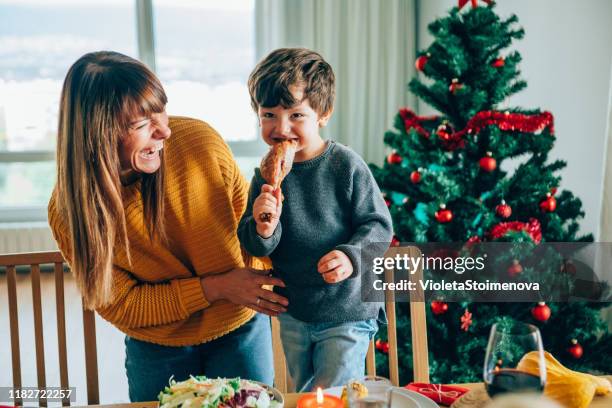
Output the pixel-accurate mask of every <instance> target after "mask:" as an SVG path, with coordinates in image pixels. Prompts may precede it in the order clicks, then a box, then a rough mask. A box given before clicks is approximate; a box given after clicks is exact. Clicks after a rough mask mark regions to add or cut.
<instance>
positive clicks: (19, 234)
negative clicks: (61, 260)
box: [0, 222, 57, 254]
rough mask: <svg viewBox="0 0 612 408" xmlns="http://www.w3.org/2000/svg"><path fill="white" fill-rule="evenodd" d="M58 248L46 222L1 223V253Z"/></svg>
mask: <svg viewBox="0 0 612 408" xmlns="http://www.w3.org/2000/svg"><path fill="white" fill-rule="evenodd" d="M56 250H57V245H56V243H55V240H54V239H53V235H52V234H51V229H49V225H48V224H47V223H46V222H19V223H0V254H12V253H19V252H37V251H56Z"/></svg>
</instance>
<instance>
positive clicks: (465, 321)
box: [461, 309, 472, 331]
mask: <svg viewBox="0 0 612 408" xmlns="http://www.w3.org/2000/svg"><path fill="white" fill-rule="evenodd" d="M471 325H472V314H471V313H470V312H468V310H467V309H465V313H463V316H461V330H463V331H468V330H469V328H470V326H471Z"/></svg>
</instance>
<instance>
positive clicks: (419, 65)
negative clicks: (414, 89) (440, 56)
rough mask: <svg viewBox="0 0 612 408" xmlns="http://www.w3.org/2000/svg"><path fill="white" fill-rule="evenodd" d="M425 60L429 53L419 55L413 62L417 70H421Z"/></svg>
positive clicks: (427, 59) (425, 63)
mask: <svg viewBox="0 0 612 408" xmlns="http://www.w3.org/2000/svg"><path fill="white" fill-rule="evenodd" d="M427 61H429V54H427V55H421V56H420V57H419V58H417V59H416V61H415V62H414V66H415V67H416V69H417V71H419V72H423V70H424V69H425V65H427Z"/></svg>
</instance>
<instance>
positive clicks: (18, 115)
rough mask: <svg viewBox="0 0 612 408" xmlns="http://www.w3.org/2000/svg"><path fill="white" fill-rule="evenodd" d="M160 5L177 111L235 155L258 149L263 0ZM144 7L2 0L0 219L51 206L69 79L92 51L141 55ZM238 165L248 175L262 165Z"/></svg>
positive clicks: (163, 50)
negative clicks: (257, 63) (252, 92)
mask: <svg viewBox="0 0 612 408" xmlns="http://www.w3.org/2000/svg"><path fill="white" fill-rule="evenodd" d="M152 4H153V21H150V22H148V23H149V24H150V25H152V26H153V27H154V30H153V32H154V43H155V60H156V61H155V65H156V72H157V74H158V76H159V77H160V79H161V81H162V83H163V85H164V87H165V89H166V92H167V94H168V98H169V103H168V106H167V110H168V113H170V114H176V115H182V116H191V117H195V118H198V119H202V120H205V121H206V122H208V123H209V124H211V125H212V126H213V127H214V128H215V129H217V131H218V132H219V133H220V134H221V135H222V136H223V137H224V138H225V140H226V141H228V143H229V144H230V146H231V147H232V148H233V145H236V144H240V145H241V146H242V149H239V150H241V151H242V152H243V153H244V152H245V151H247V152H248V151H250V150H251V147H252V146H251V144H253V146H255V145H254V143H256V127H255V123H256V122H255V116H254V114H253V112H252V110H251V108H250V105H249V97H248V92H247V89H246V80H247V76H248V73H249V71H250V69H251V68H252V67H253V64H254V54H255V52H254V38H253V37H254V27H253V25H254V0H232V1H216V0H181V1H171V0H154V1H153V2H152ZM136 7H137V6H136V1H135V0H87V1H80V0H0V222H2V221H3V216H2V212H3V211H5V210H12V211H13V212H14V211H15V210H19V209H21V208H23V209H25V208H30V209H31V208H40V209H41V211H43V210H44V209H45V207H46V204H47V202H48V199H49V195H50V193H51V190H52V188H53V185H54V184H55V179H56V175H55V162H54V161H53V160H54V150H55V144H56V133H57V117H58V110H59V98H60V92H61V86H62V83H63V80H64V77H65V75H66V72H67V71H68V68H69V67H70V65H71V64H72V63H73V62H74V61H75V60H76V59H77V58H79V57H80V56H81V55H83V54H85V53H86V52H90V51H96V50H114V51H118V52H121V53H124V54H127V55H129V56H132V57H134V58H138V56H139V50H138V38H137V33H138V30H137V20H136V19H137V9H136ZM245 147H246V148H245ZM238 162H239V164H240V165H241V167H242V168H243V169H244V170H245V171H246V172H248V171H249V169H252V167H253V166H254V165H255V163H256V161H254V160H253V159H249V158H248V157H242V158H239V159H238ZM24 221H27V220H24Z"/></svg>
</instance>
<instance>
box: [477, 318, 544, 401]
mask: <svg viewBox="0 0 612 408" xmlns="http://www.w3.org/2000/svg"><path fill="white" fill-rule="evenodd" d="M526 354H530V355H533V356H534V357H536V358H535V360H536V361H537V365H538V374H534V373H528V372H525V371H521V370H518V369H517V368H516V367H517V365H518V363H519V361H520V360H521V359H522V358H523V357H524V356H525V355H526ZM483 377H484V383H485V388H486V390H487V393H488V394H489V396H490V397H494V396H495V395H498V394H502V393H507V392H535V393H541V392H542V391H543V390H544V385H545V384H546V362H545V359H544V349H543V346H542V336H541V335H540V331H539V330H538V328H537V327H535V326H534V325H531V324H527V323H522V322H517V321H513V320H503V321H501V322H499V323H496V324H494V325H493V327H491V334H490V335H489V343H488V345H487V351H486V355H485V362H484V374H483Z"/></svg>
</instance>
